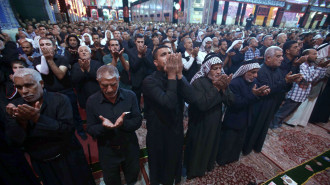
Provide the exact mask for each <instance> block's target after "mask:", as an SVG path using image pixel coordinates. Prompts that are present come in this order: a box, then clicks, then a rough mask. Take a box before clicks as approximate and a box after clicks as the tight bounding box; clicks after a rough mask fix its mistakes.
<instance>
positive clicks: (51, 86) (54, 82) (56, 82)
mask: <svg viewBox="0 0 330 185" xmlns="http://www.w3.org/2000/svg"><path fill="white" fill-rule="evenodd" d="M54 63H55V64H56V66H57V67H59V66H65V67H67V68H68V70H67V72H66V74H65V76H64V77H63V78H62V79H61V80H60V79H58V78H57V77H56V75H55V74H54V72H53V71H52V70H51V68H50V66H49V65H48V63H47V65H48V69H49V73H48V74H47V75H45V74H41V77H42V79H43V81H44V83H45V89H46V90H47V91H50V92H60V91H64V90H68V89H72V84H71V78H70V76H69V68H70V65H69V61H68V59H67V58H66V57H63V56H60V55H57V54H55V56H54ZM39 64H41V56H39V57H37V58H35V59H34V61H33V65H34V68H35V69H36V66H37V65H39Z"/></svg>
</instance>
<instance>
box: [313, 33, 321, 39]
mask: <svg viewBox="0 0 330 185" xmlns="http://www.w3.org/2000/svg"><path fill="white" fill-rule="evenodd" d="M313 39H314V40H316V39H323V37H322V36H321V35H320V34H317V35H315V36H314V37H313Z"/></svg>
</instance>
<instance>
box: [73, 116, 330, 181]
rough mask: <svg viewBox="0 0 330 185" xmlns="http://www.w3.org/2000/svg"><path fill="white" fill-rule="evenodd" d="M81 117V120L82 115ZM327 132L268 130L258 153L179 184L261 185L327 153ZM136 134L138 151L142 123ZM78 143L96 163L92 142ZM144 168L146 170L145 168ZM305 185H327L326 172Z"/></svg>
mask: <svg viewBox="0 0 330 185" xmlns="http://www.w3.org/2000/svg"><path fill="white" fill-rule="evenodd" d="M82 117H83V118H85V116H84V113H83V112H82ZM185 121H186V120H185ZM185 127H186V124H185ZM328 130H330V123H327V124H320V125H313V124H308V125H307V126H306V127H305V128H303V127H299V126H298V127H294V128H293V127H289V126H285V125H284V126H283V127H282V128H280V129H277V130H269V131H268V135H267V138H266V141H265V144H264V147H263V150H262V152H261V153H251V154H250V155H248V156H242V157H241V158H240V160H239V161H238V162H235V163H231V164H228V165H225V166H222V167H220V166H216V167H215V169H214V170H213V171H211V172H208V173H207V174H206V175H205V176H203V177H201V178H194V179H191V180H187V181H186V180H183V184H186V185H199V184H200V185H204V184H228V185H231V184H233V185H246V184H248V183H249V182H255V183H257V184H261V183H262V182H265V181H266V180H268V179H270V178H272V177H273V176H276V175H277V174H278V173H280V172H281V171H286V170H288V169H291V168H293V167H295V166H297V165H299V164H301V163H303V162H305V161H307V160H309V159H311V158H313V157H315V156H317V155H319V154H320V153H323V152H325V151H327V150H328V149H329V148H330V137H329V136H330V135H329V134H328ZM136 133H137V135H138V139H139V144H140V148H145V138H146V134H147V130H146V127H145V123H143V124H142V127H141V128H140V129H139V130H137V131H136ZM78 138H79V137H78ZM79 139H80V138H79ZM80 141H81V143H82V145H83V147H84V151H85V154H86V158H87V160H88V161H91V162H92V163H96V162H98V152H97V146H96V141H94V140H93V139H92V138H91V137H90V136H89V137H88V139H87V140H86V141H82V140H81V139H80ZM88 145H89V146H90V155H89V153H88ZM144 168H147V165H145V167H144ZM146 171H148V169H146ZM101 176H102V173H101V172H100V171H99V172H97V173H94V177H95V178H96V179H98V178H100V177H101ZM138 184H145V181H144V180H141V181H140V182H139V183H138ZM306 184H307V185H318V184H319V185H329V184H330V171H325V172H322V173H320V174H317V175H315V176H314V177H312V178H311V179H310V180H309V181H308V182H307V183H306Z"/></svg>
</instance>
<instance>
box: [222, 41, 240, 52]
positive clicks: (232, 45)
mask: <svg viewBox="0 0 330 185" xmlns="http://www.w3.org/2000/svg"><path fill="white" fill-rule="evenodd" d="M238 43H241V44H242V45H241V48H239V51H240V50H241V49H242V48H243V40H235V41H234V42H233V43H232V44H231V46H230V47H229V48H228V49H227V51H226V53H228V52H229V51H230V50H231V49H233V48H234V46H235V45H236V44H238Z"/></svg>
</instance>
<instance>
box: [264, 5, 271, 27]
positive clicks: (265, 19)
mask: <svg viewBox="0 0 330 185" xmlns="http://www.w3.org/2000/svg"><path fill="white" fill-rule="evenodd" d="M269 10H270V8H268V12H267V15H266V16H265V17H264V21H263V22H262V26H266V24H267V19H268V15H269Z"/></svg>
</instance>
